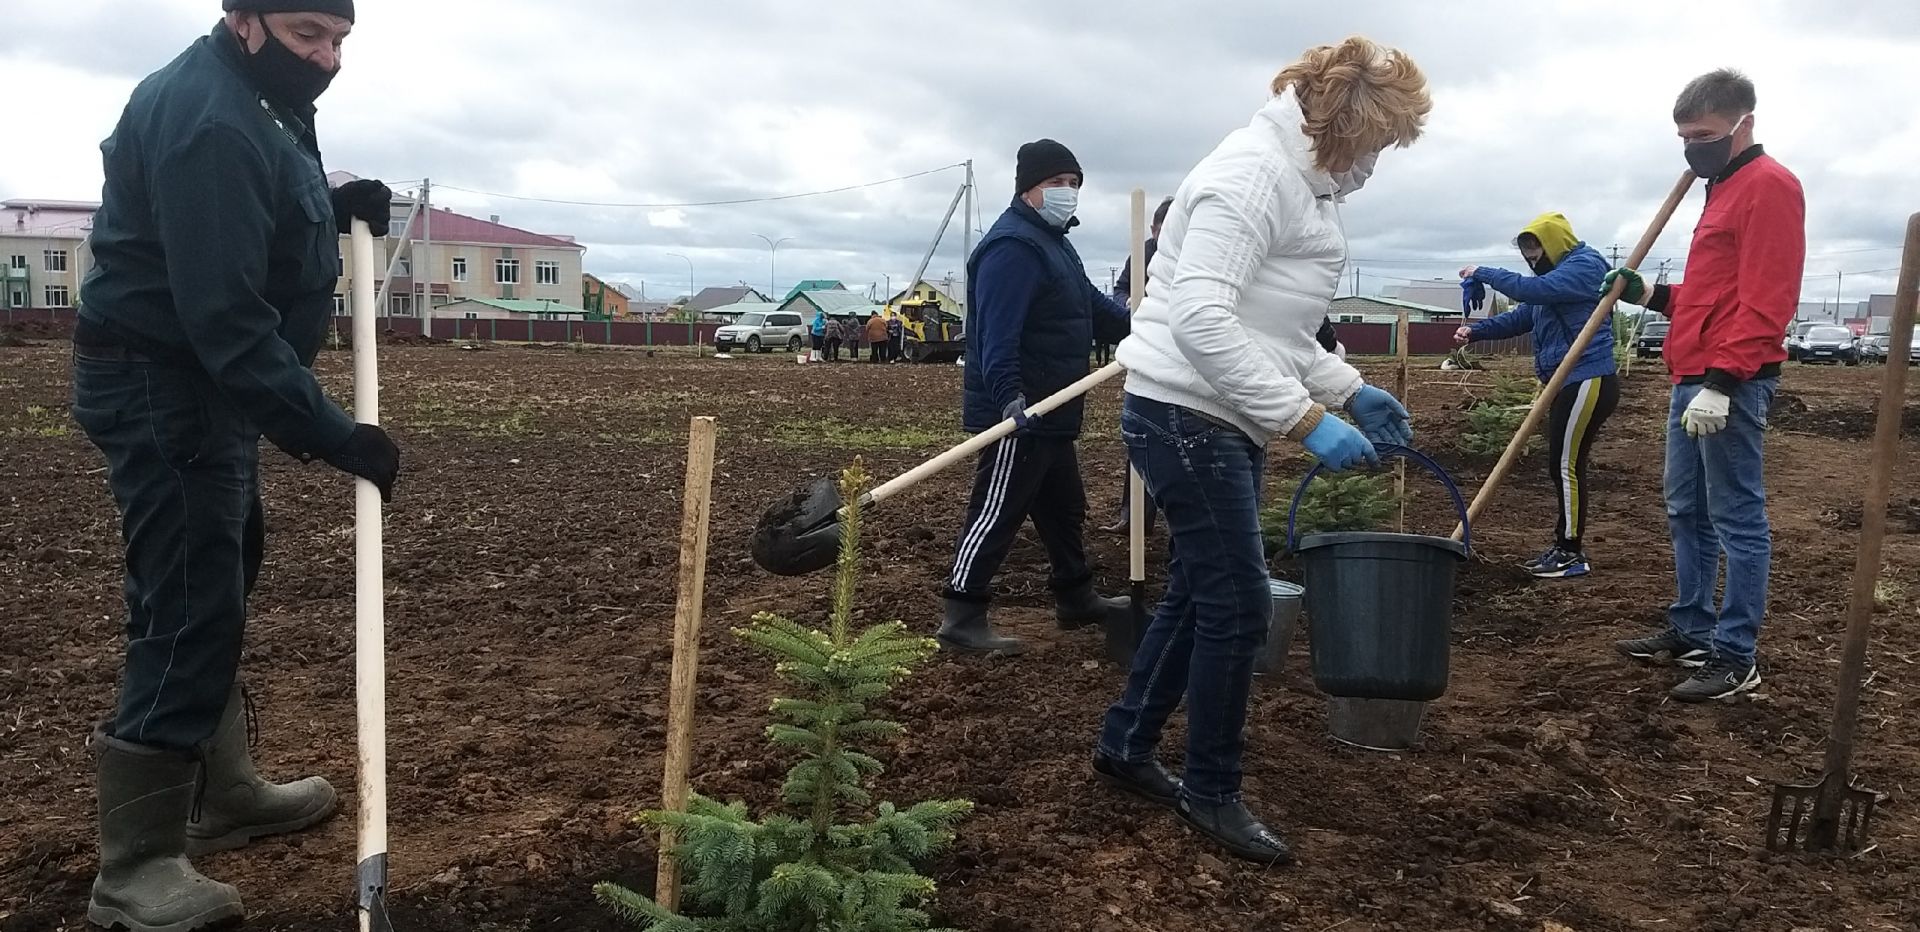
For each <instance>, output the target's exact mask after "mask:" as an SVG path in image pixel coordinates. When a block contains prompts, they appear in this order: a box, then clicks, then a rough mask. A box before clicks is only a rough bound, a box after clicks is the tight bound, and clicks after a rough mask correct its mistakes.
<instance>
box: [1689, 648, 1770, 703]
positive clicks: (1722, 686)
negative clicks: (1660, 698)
mask: <svg viewBox="0 0 1920 932" xmlns="http://www.w3.org/2000/svg"><path fill="white" fill-rule="evenodd" d="M1759 685H1760V667H1759V666H1757V665H1755V664H1751V663H1741V662H1738V661H1732V660H1720V659H1717V658H1716V659H1714V660H1712V661H1710V662H1708V663H1707V664H1706V665H1705V666H1703V667H1701V668H1700V669H1698V670H1695V671H1694V673H1693V675H1692V676H1690V677H1688V678H1687V681H1686V682H1684V683H1681V684H1680V685H1678V686H1675V687H1674V688H1673V689H1672V690H1671V691H1669V692H1668V693H1667V695H1669V696H1672V697H1673V698H1674V700H1675V701H1678V702H1712V701H1714V700H1718V699H1732V698H1733V697H1735V696H1738V695H1740V694H1741V693H1747V692H1752V691H1753V690H1754V687H1757V686H1759Z"/></svg>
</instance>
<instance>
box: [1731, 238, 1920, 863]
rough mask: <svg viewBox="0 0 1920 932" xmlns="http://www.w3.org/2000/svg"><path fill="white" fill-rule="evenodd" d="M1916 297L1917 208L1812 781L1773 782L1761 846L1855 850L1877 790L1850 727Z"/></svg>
mask: <svg viewBox="0 0 1920 932" xmlns="http://www.w3.org/2000/svg"><path fill="white" fill-rule="evenodd" d="M1917 298H1920V214H1914V215H1913V216H1912V217H1909V218H1907V243H1906V252H1905V254H1904V255H1903V256H1902V257H1901V260H1900V282H1899V285H1898V286H1897V287H1896V288H1895V289H1894V299H1893V323H1892V325H1891V326H1890V328H1889V329H1888V331H1887V372H1886V375H1885V376H1884V377H1882V380H1881V386H1880V414H1879V419H1878V420H1877V421H1876V422H1875V423H1874V428H1873V453H1872V458H1871V459H1870V460H1869V461H1868V463H1867V495H1866V500H1865V501H1863V502H1861V503H1860V550H1859V552H1858V553H1857V554H1856V555H1855V556H1854V561H1853V594H1852V600H1851V601H1850V602H1849V603H1848V605H1847V640H1846V646H1845V648H1844V653H1842V654H1841V660H1840V690H1839V695H1838V696H1837V697H1836V698H1835V700H1834V703H1833V728H1832V730H1831V731H1830V732H1828V734H1827V756H1826V761H1825V767H1824V774H1823V775H1822V776H1821V778H1820V782H1818V783H1814V784H1807V785H1798V784H1781V785H1778V786H1775V787H1774V788H1773V808H1772V810H1771V811H1769V813H1768V814H1767V849H1768V850H1770V851H1790V850H1792V849H1795V848H1805V849H1806V850H1809V851H1833V850H1841V851H1857V850H1859V849H1860V848H1862V847H1864V846H1865V845H1866V842H1867V831H1868V830H1869V829H1870V828H1871V827H1872V825H1873V810H1874V806H1875V804H1876V803H1877V802H1878V801H1879V794H1877V793H1875V792H1873V791H1872V790H1868V789H1863V788H1861V787H1857V786H1854V785H1853V732H1854V726H1855V724H1857V723H1858V721H1859V717H1860V687H1861V681H1862V680H1863V679H1864V677H1865V674H1866V667H1867V639H1868V636H1869V635H1870V634H1871V633H1872V630H1873V602H1874V598H1873V591H1874V588H1875V585H1876V584H1877V583H1878V582H1879V581H1880V549H1881V544H1882V542H1883V541H1884V539H1885V537H1886V532H1887V499H1888V497H1889V495H1890V493H1891V491H1892V485H1893V474H1894V471H1895V470H1896V469H1897V468H1898V467H1899V461H1900V422H1901V419H1902V418H1903V417H1904V416H1905V407H1906V400H1907V359H1908V357H1909V355H1910V353H1911V347H1912V346H1913V316H1914V305H1915V303H1916V299H1917Z"/></svg>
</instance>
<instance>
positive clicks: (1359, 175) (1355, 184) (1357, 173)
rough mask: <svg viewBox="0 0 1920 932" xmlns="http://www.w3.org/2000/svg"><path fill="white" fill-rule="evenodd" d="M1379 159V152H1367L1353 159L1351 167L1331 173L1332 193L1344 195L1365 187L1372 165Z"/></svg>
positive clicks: (1371, 175) (1371, 174)
mask: <svg viewBox="0 0 1920 932" xmlns="http://www.w3.org/2000/svg"><path fill="white" fill-rule="evenodd" d="M1379 161H1380V153H1378V152H1369V153H1367V154H1366V155H1363V156H1360V157H1359V158H1357V159H1354V160H1353V167H1352V168H1349V169H1347V170H1346V171H1343V172H1334V173H1333V186H1334V194H1335V196H1337V197H1346V196H1347V195H1349V194H1352V193H1353V192H1355V191H1358V190H1360V189H1361V188H1363V187H1366V184H1367V179H1368V178H1371V177H1373V166H1374V164H1375V163H1377V162H1379Z"/></svg>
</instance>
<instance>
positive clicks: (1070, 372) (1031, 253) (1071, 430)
mask: <svg viewBox="0 0 1920 932" xmlns="http://www.w3.org/2000/svg"><path fill="white" fill-rule="evenodd" d="M1075 222H1077V221H1069V223H1068V226H1070V227H1071V226H1072V225H1073V224H1074V223H1075ZM1596 287H1597V286H1596ZM1127 330H1128V323H1127V308H1126V305H1124V304H1120V303H1118V302H1116V301H1114V300H1113V299H1112V298H1110V297H1108V296H1107V295H1105V294H1103V293H1101V291H1100V289H1098V288H1096V287H1094V284H1093V282H1092V281H1090V280H1088V278H1087V270H1086V266H1085V265H1083V264H1082V263H1081V262H1080V254H1079V253H1078V252H1076V251H1075V250H1074V248H1073V244H1072V243H1069V242H1067V231H1065V230H1062V229H1060V228H1058V227H1055V226H1053V225H1052V224H1049V223H1047V222H1046V221H1045V220H1043V219H1041V217H1040V214H1039V212H1038V211H1036V210H1034V209H1033V208H1032V207H1031V206H1029V205H1028V204H1027V202H1025V201H1023V200H1021V199H1019V198H1014V201H1013V204H1012V205H1011V206H1009V207H1008V208H1007V210H1006V212H1005V213H1003V214H1001V215H1000V219H999V220H998V221H997V222H995V223H994V225H993V228H992V229H989V230H988V231H987V235H986V236H985V237H984V238H983V239H981V240H980V245H979V246H978V247H976V248H975V249H974V251H973V255H972V256H971V257H969V258H968V260H967V370H966V375H965V377H964V379H963V382H964V384H965V395H966V398H965V404H964V415H963V416H964V426H965V428H966V429H967V431H968V432H970V433H976V434H977V433H979V432H980V431H983V430H986V429H987V428H989V427H992V426H993V425H995V424H998V423H1000V421H1001V420H1002V419H1003V418H1002V417H1001V412H1003V411H1005V410H1006V407H1007V405H1008V404H1009V403H1011V402H1012V401H1013V400H1014V399H1015V398H1020V397H1024V398H1025V399H1026V401H1027V403H1028V404H1034V403H1036V402H1038V401H1040V400H1041V399H1042V398H1045V397H1047V396H1048V395H1051V394H1053V393H1055V392H1057V391H1059V390H1061V389H1063V388H1066V387H1067V386H1069V385H1072V384H1073V383H1074V382H1077V381H1079V380H1080V379H1081V378H1082V377H1083V376H1085V375H1086V374H1087V372H1088V369H1089V366H1088V361H1087V356H1088V354H1089V352H1090V351H1091V349H1092V347H1093V342H1094V337H1095V336H1096V335H1097V336H1100V337H1101V338H1102V342H1105V343H1118V342H1120V341H1121V340H1122V339H1124V338H1125V337H1126V335H1127ZM1083 409H1084V405H1083V404H1082V400H1081V399H1079V398H1076V399H1074V400H1072V401H1070V402H1068V403H1066V404H1064V405H1061V406H1060V407H1058V408H1055V409H1054V410H1053V411H1050V412H1048V413H1047V414H1046V415H1044V416H1041V417H1037V418H1035V419H1034V420H1033V423H1032V426H1030V427H1029V428H1028V433H1031V434H1035V435H1039V436H1050V437H1078V436H1080V422H1081V416H1082V413H1083Z"/></svg>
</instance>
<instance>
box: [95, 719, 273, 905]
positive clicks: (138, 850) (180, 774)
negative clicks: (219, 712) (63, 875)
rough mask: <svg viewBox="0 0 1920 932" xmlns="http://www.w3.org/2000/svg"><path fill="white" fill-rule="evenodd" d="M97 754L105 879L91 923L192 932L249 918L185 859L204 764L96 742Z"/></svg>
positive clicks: (233, 897) (232, 894)
mask: <svg viewBox="0 0 1920 932" xmlns="http://www.w3.org/2000/svg"><path fill="white" fill-rule="evenodd" d="M94 746H95V748H96V749H97V751H98V754H99V763H98V768H99V786H100V874H99V876H97V877H95V878H94V881H93V897H92V899H91V900H89V901H88V903H87V920H88V921H90V922H92V923H94V924H95V925H98V926H102V927H105V928H109V929H110V928H113V927H115V926H120V927H122V928H126V929H129V930H131V932H191V930H194V929H202V928H206V927H207V926H210V925H214V924H215V923H220V922H226V921H228V920H232V919H238V918H240V917H241V916H244V915H245V914H246V911H245V909H243V908H242V907H241V905H240V891H238V890H235V889H234V888H232V887H230V886H227V885H226V884H224V883H219V882H217V881H214V880H209V879H207V878H206V877H204V876H202V875H201V874H200V872H199V871H196V870H194V869H193V865H192V864H190V863H188V861H187V857H186V848H187V819H188V817H189V816H190V815H191V814H192V812H193V804H194V788H195V783H196V781H195V778H196V777H197V776H198V775H199V772H200V762H199V761H197V760H195V759H194V757H193V755H191V754H186V753H182V752H177V751H164V750H161V749H158V748H150V747H146V746H143V745H138V744H134V743H132V742H128V741H121V740H119V739H117V738H109V737H107V736H106V735H103V734H96V735H95V736H94Z"/></svg>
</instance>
